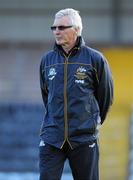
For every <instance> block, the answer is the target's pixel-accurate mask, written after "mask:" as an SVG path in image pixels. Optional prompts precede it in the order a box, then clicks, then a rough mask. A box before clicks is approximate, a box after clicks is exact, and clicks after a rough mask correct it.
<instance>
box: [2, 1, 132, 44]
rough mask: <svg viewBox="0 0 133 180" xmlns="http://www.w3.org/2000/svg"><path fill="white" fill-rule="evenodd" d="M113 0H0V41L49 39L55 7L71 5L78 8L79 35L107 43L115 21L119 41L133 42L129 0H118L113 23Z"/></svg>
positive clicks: (112, 36)
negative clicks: (81, 24) (79, 14)
mask: <svg viewBox="0 0 133 180" xmlns="http://www.w3.org/2000/svg"><path fill="white" fill-rule="evenodd" d="M114 2H115V1H114V0H79V1H78V3H77V1H76V0H71V1H70V0H64V1H62V0H56V1H53V0H49V1H46V0H38V1H36V0H32V1H31V0H23V1H21V0H12V1H10V0H6V1H5V0H1V1H0V24H1V26H0V41H1V42H3V41H6V42H8V41H10V42H14V41H15V42H20V41H30V42H35V41H39V42H44V41H47V42H48V41H50V40H51V39H52V38H53V37H52V33H51V32H50V26H51V25H52V23H53V19H54V14H55V12H56V11H57V10H59V9H62V8H65V7H72V8H75V9H78V10H79V11H80V12H81V16H82V18H83V26H84V29H83V35H84V37H85V39H87V40H88V41H90V43H91V42H94V43H102V42H106V43H108V42H109V43H111V42H112V41H113V39H114V38H116V35H115V33H116V32H115V31H114V29H115V27H114V26H116V23H118V25H117V27H118V28H117V29H118V30H119V32H117V34H119V40H120V42H122V43H128V42H129V43H132V42H133V36H132V32H133V2H132V0H126V1H125V0H119V4H118V10H119V11H118V12H117V14H118V17H117V22H116V23H115V22H114V21H116V20H115V17H114V14H113V13H114V8H115V3H114Z"/></svg>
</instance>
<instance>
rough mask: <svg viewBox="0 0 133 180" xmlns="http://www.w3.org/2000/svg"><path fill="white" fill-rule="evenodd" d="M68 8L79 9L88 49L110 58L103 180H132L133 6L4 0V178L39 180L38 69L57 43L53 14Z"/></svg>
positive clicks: (101, 0) (0, 91)
mask: <svg viewBox="0 0 133 180" xmlns="http://www.w3.org/2000/svg"><path fill="white" fill-rule="evenodd" d="M66 7H72V8H74V9H77V10H79V11H80V14H81V16H82V18H83V27H84V29H83V37H84V39H85V41H86V44H87V45H88V46H91V47H93V48H96V49H98V50H100V51H102V52H103V53H104V55H105V56H106V58H107V59H108V61H109V64H110V66H111V69H112V73H113V77H114V85H115V97H114V104H113V106H112V108H111V110H110V113H109V115H108V118H107V120H106V122H105V123H104V125H103V127H102V128H101V133H100V152H101V154H100V170H101V172H100V176H101V180H114V179H116V180H126V179H128V180H129V179H130V180H133V175H132V174H133V165H132V160H133V156H132V146H133V143H132V135H133V133H132V121H131V117H133V116H132V103H133V0H79V1H76V0H56V1H52V0H48V1H46V0H38V1H36V0H0V180H9V179H10V180H21V179H24V180H30V179H31V180H35V179H38V144H39V136H38V135H39V128H40V125H41V121H42V117H43V104H42V99H41V93H40V88H39V65H40V59H41V56H42V55H43V53H44V52H45V51H47V50H49V49H51V46H53V43H54V39H53V37H52V33H51V32H50V26H51V25H52V23H53V18H54V14H55V13H56V12H57V11H58V10H60V9H62V8H66ZM67 173H69V167H68V164H67V163H66V166H65V170H64V175H63V178H62V179H63V180H65V179H67V180H71V179H72V178H71V177H69V174H67ZM66 175H68V176H66Z"/></svg>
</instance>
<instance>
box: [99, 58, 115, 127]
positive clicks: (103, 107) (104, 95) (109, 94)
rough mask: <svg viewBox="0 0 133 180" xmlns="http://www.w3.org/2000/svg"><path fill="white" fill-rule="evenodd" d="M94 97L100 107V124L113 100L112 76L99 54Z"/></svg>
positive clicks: (106, 63) (104, 60)
mask: <svg viewBox="0 0 133 180" xmlns="http://www.w3.org/2000/svg"><path fill="white" fill-rule="evenodd" d="M97 76H98V77H97V80H98V85H97V88H96V99H97V101H98V104H99V108H100V116H101V124H102V123H103V122H104V120H105V118H106V115H107V112H108V110H109V107H110V106H111V105H112V102H113V78H112V73H111V70H110V67H109V65H108V62H107V61H106V59H105V58H104V57H103V56H101V59H100V61H99V64H98V66H97Z"/></svg>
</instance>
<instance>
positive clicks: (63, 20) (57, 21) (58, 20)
mask: <svg viewBox="0 0 133 180" xmlns="http://www.w3.org/2000/svg"><path fill="white" fill-rule="evenodd" d="M55 24H56V25H71V21H70V18H69V17H68V16H63V17H60V18H55V20H54V25H55Z"/></svg>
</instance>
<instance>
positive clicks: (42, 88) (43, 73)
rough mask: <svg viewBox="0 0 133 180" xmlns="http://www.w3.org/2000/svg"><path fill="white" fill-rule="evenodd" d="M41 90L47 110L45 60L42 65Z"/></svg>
mask: <svg viewBox="0 0 133 180" xmlns="http://www.w3.org/2000/svg"><path fill="white" fill-rule="evenodd" d="M40 88H41V94H42V99H43V103H44V106H45V109H46V107H47V102H48V89H47V85H46V81H45V67H44V61H43V59H42V61H41V64H40Z"/></svg>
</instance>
